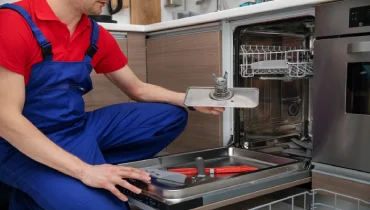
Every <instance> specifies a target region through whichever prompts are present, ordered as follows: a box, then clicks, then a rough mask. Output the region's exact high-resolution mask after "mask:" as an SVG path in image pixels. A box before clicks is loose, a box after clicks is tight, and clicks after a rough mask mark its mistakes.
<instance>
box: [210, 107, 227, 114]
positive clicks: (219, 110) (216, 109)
mask: <svg viewBox="0 0 370 210" xmlns="http://www.w3.org/2000/svg"><path fill="white" fill-rule="evenodd" d="M224 111H225V108H223V107H213V108H210V112H211V113H212V114H214V115H219V114H221V113H222V112H224Z"/></svg>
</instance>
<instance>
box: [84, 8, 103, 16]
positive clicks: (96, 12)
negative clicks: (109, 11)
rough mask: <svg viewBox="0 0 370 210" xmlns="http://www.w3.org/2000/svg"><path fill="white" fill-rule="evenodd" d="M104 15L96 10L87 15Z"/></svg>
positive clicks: (99, 10)
mask: <svg viewBox="0 0 370 210" xmlns="http://www.w3.org/2000/svg"><path fill="white" fill-rule="evenodd" d="M101 13H102V10H101V9H95V10H90V11H89V12H88V13H87V15H100V14H101Z"/></svg>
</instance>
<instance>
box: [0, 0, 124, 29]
mask: <svg viewBox="0 0 370 210" xmlns="http://www.w3.org/2000/svg"><path fill="white" fill-rule="evenodd" d="M16 1H18V0H0V5H1V4H5V3H13V2H16ZM60 1H62V0H60ZM113 20H116V21H117V23H122V24H130V9H128V8H127V9H122V10H121V11H120V12H118V13H117V14H115V15H113Z"/></svg>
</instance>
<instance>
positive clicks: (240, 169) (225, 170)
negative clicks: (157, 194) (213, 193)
mask: <svg viewBox="0 0 370 210" xmlns="http://www.w3.org/2000/svg"><path fill="white" fill-rule="evenodd" d="M256 170H258V168H255V167H251V166H221V167H216V168H206V169H205V172H206V173H207V174H231V173H244V172H249V171H256ZM167 171H168V172H176V173H181V174H185V175H194V174H198V169H196V168H169V169H167Z"/></svg>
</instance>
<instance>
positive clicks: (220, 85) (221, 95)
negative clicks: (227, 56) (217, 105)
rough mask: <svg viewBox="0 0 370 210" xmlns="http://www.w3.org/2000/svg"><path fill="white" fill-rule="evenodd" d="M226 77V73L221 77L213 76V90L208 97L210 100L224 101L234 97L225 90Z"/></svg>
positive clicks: (230, 92)
mask: <svg viewBox="0 0 370 210" xmlns="http://www.w3.org/2000/svg"><path fill="white" fill-rule="evenodd" d="M227 75H228V73H227V72H226V73H225V75H224V76H223V77H217V76H216V75H215V74H213V77H214V79H215V81H214V84H215V90H214V91H213V92H211V93H210V95H209V96H210V97H211V98H212V99H214V100H226V99H230V98H232V97H233V96H234V93H233V92H232V91H230V90H228V88H227Z"/></svg>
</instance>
